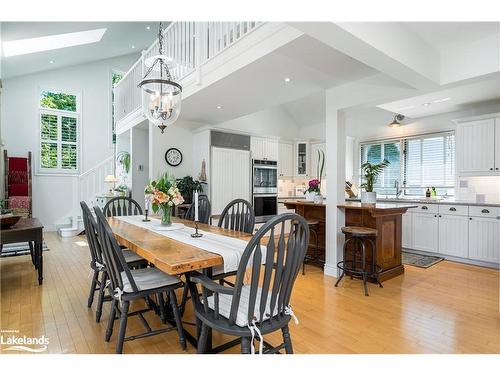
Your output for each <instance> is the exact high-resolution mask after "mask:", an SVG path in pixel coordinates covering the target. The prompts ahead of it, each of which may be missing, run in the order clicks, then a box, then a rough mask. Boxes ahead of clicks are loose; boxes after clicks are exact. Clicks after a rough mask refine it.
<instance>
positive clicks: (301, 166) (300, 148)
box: [294, 142, 310, 177]
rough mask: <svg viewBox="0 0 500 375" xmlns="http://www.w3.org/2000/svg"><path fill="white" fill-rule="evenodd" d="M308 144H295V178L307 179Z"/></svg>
mask: <svg viewBox="0 0 500 375" xmlns="http://www.w3.org/2000/svg"><path fill="white" fill-rule="evenodd" d="M309 152H310V145H309V142H297V143H295V173H294V174H295V176H297V177H308V176H309V173H310V172H309V158H310V157H309Z"/></svg>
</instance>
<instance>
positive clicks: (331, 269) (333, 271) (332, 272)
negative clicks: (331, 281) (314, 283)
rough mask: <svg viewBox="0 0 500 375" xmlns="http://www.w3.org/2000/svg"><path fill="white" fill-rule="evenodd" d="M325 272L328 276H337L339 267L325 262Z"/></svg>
mask: <svg viewBox="0 0 500 375" xmlns="http://www.w3.org/2000/svg"><path fill="white" fill-rule="evenodd" d="M323 273H324V274H325V275H326V276H332V277H335V278H337V277H338V269H337V267H336V266H330V265H328V264H325V266H324V268H323Z"/></svg>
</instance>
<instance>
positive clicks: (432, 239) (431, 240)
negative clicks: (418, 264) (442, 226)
mask: <svg viewBox="0 0 500 375" xmlns="http://www.w3.org/2000/svg"><path fill="white" fill-rule="evenodd" d="M412 221H413V231H412V237H413V247H412V248H413V249H415V250H421V251H429V252H433V253H437V252H438V215H437V214H426V213H420V212H414V213H413V214H412Z"/></svg>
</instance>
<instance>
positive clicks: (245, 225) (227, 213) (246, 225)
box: [217, 199, 255, 234]
mask: <svg viewBox="0 0 500 375" xmlns="http://www.w3.org/2000/svg"><path fill="white" fill-rule="evenodd" d="M217 225H218V226H219V227H220V228H225V229H232V230H237V231H239V232H245V233H249V234H252V233H253V229H254V227H255V212H254V210H253V206H252V204H251V203H250V202H248V201H246V200H245V199H235V200H233V201H231V202H229V204H228V205H227V206H226V207H225V208H224V209H223V210H222V213H221V214H220V217H219V223H218V224H217Z"/></svg>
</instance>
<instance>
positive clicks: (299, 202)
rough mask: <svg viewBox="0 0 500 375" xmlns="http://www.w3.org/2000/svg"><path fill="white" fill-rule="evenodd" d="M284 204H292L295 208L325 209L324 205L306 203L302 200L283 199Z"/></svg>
mask: <svg viewBox="0 0 500 375" xmlns="http://www.w3.org/2000/svg"><path fill="white" fill-rule="evenodd" d="M283 203H285V204H293V205H296V206H323V207H326V203H325V202H323V203H314V202H311V201H306V200H304V199H285V200H284V202H283Z"/></svg>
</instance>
